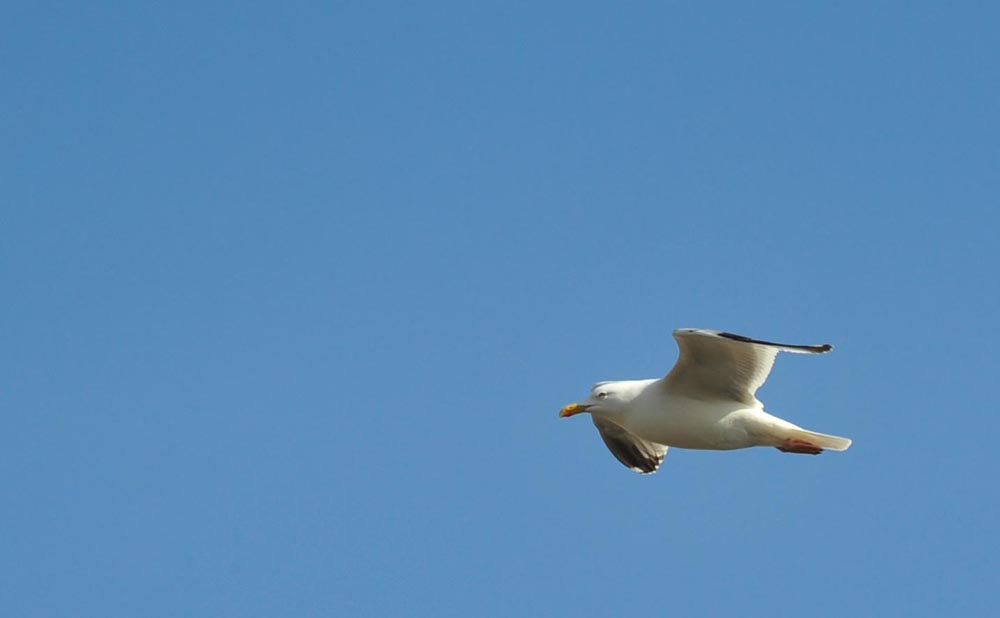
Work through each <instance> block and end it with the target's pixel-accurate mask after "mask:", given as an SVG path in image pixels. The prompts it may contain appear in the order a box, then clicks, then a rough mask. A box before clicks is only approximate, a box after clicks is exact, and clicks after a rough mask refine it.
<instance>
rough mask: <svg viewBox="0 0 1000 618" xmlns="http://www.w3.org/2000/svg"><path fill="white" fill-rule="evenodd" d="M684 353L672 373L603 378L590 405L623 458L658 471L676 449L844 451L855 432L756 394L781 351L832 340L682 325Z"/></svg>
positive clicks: (583, 407)
mask: <svg viewBox="0 0 1000 618" xmlns="http://www.w3.org/2000/svg"><path fill="white" fill-rule="evenodd" d="M674 338H675V339H677V342H678V345H679V347H680V349H681V354H680V356H679V357H678V359H677V363H676V364H675V365H674V368H673V369H672V370H671V371H670V373H669V374H667V375H666V376H665V377H663V378H660V379H648V380H621V381H609V382H599V383H598V384H596V385H594V387H593V389H592V390H591V393H590V396H589V397H588V399H587V400H586V401H585V402H584V403H582V404H571V405H569V406H566V407H565V408H563V409H562V411H561V412H560V416H573V415H575V414H577V413H580V412H589V413H590V414H591V416H592V418H593V421H594V424H595V425H596V426H597V428H598V430H599V431H600V433H601V438H602V439H603V440H604V443H605V444H606V445H607V446H608V448H609V449H610V450H611V452H612V453H613V454H614V455H615V457H617V458H618V459H619V460H620V461H621V462H622V463H623V464H625V465H626V466H628V467H630V468H632V469H633V470H635V471H637V472H640V473H649V472H654V471H656V469H657V468H658V467H659V465H660V463H661V462H662V461H663V457H664V456H665V455H666V452H667V448H668V447H671V446H673V447H677V448H686V449H708V450H732V449H740V448H748V447H752V446H772V447H775V448H778V449H779V450H781V451H783V452H790V453H807V454H812V455H815V454H818V453H820V452H821V451H823V450H824V449H829V450H835V451H843V450H846V449H847V448H848V447H849V446H850V445H851V441H850V440H849V439H847V438H841V437H838V436H830V435H826V434H821V433H816V432H812V431H808V430H806V429H803V428H801V427H799V426H798V425H795V424H793V423H790V422H788V421H786V420H784V419H781V418H778V417H777V416H774V415H772V414H769V413H768V412H766V411H765V410H764V405H763V404H762V403H761V402H760V401H758V400H757V398H756V397H755V396H754V394H755V392H756V390H757V388H759V387H760V385H762V384H763V383H764V380H765V379H766V378H767V374H768V373H769V372H770V370H771V366H772V365H773V363H774V358H775V356H777V353H778V352H779V351H786V352H798V353H812V354H819V353H823V352H828V351H829V350H830V349H832V346H829V345H822V346H798V345H792V346H790V345H784V344H775V343H770V342H766V341H760V340H756V339H750V338H748V337H742V336H739V335H733V334H731V333H725V332H720V331H710V330H704V329H679V330H677V331H674Z"/></svg>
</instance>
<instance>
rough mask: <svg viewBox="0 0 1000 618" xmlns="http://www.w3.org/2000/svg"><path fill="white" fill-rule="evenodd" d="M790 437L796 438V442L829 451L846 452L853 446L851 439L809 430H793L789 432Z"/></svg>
mask: <svg viewBox="0 0 1000 618" xmlns="http://www.w3.org/2000/svg"><path fill="white" fill-rule="evenodd" d="M788 433H789V437H791V438H795V439H796V440H803V441H805V442H808V443H810V444H814V445H816V446H818V447H820V448H823V449H827V450H830V451H846V450H847V449H848V448H849V447H850V446H851V440H850V438H841V437H840V436H831V435H829V434H825V433H817V432H815V431H809V430H807V429H793V430H791V431H789V432H788Z"/></svg>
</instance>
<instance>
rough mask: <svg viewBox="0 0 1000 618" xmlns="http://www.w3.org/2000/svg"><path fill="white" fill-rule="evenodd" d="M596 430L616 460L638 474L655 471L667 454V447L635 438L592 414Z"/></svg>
mask: <svg viewBox="0 0 1000 618" xmlns="http://www.w3.org/2000/svg"><path fill="white" fill-rule="evenodd" d="M591 418H593V419H594V425H596V426H597V431H599V432H601V439H603V440H604V444H606V445H607V447H608V450H610V451H611V454H612V455H614V456H615V457H616V458H617V459H618V461H620V462H622V463H623V464H625V465H626V466H627V467H629V468H631V469H633V470H635V471H636V472H638V473H639V474H651V473H653V472H656V469H657V468H659V467H660V464H661V463H662V462H663V458H664V456H666V454H667V447H666V446H664V445H662V444H657V443H655V442H649V441H646V440H643V439H642V438H637V437H636V436H633V435H632V434H630V433H629V432H627V431H625V429H623V428H622V427H619V426H618V425H616V424H615V423H612V422H611V421H609V420H607V419H605V418H601V417H599V416H597V415H596V414H592V415H591Z"/></svg>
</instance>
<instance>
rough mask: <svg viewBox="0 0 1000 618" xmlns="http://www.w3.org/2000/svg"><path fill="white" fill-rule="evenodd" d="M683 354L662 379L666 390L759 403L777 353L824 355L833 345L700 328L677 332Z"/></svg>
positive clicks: (691, 397) (704, 399) (697, 396)
mask: <svg viewBox="0 0 1000 618" xmlns="http://www.w3.org/2000/svg"><path fill="white" fill-rule="evenodd" d="M674 339H676V340H677V347H678V348H680V355H679V356H678V357H677V362H676V363H675V364H674V368H673V369H671V370H670V373H668V374H667V376H666V377H665V378H664V379H663V384H664V386H666V389H667V392H669V393H670V394H672V395H676V396H679V397H688V398H690V399H699V400H702V401H720V400H722V401H736V402H740V403H746V404H751V405H753V404H756V403H759V402H758V401H757V398H756V397H755V396H754V394H755V393H756V392H757V389H758V388H760V386H761V385H762V384H764V381H765V380H767V374H769V373H770V372H771V367H773V366H774V358H775V357H776V356H777V355H778V352H795V353H799V354H822V353H824V352H829V351H830V350H832V349H833V346H832V345H830V344H828V343H825V344H823V345H789V344H784V343H772V342H770V341H761V340H759V339H751V338H749V337H743V336H742V335H734V334H732V333H724V332H721V331H717V330H704V329H700V328H680V329H677V330H675V331H674Z"/></svg>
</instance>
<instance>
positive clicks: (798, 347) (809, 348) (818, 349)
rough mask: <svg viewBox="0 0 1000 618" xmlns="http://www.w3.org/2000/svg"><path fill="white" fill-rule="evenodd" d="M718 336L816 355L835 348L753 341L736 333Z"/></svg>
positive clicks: (827, 344) (761, 340)
mask: <svg viewBox="0 0 1000 618" xmlns="http://www.w3.org/2000/svg"><path fill="white" fill-rule="evenodd" d="M718 335H719V336H720V337H725V338H726V339H732V340H733V341H740V342H742V343H758V344H760V345H773V346H777V347H779V348H792V349H793V350H803V351H806V352H812V353H814V354H825V353H826V352H829V351H830V350H832V349H833V346H832V345H830V344H829V343H824V344H822V345H795V344H791V343H775V342H773V341H764V340H763V339H752V338H750V337H744V336H743V335H736V334H734V333H725V332H722V331H719V333H718Z"/></svg>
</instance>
